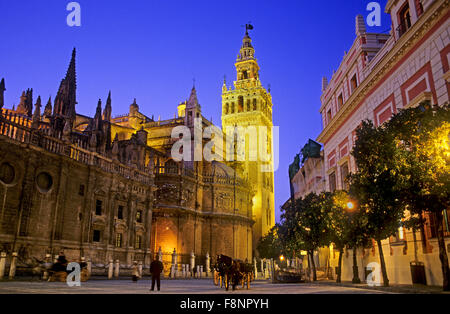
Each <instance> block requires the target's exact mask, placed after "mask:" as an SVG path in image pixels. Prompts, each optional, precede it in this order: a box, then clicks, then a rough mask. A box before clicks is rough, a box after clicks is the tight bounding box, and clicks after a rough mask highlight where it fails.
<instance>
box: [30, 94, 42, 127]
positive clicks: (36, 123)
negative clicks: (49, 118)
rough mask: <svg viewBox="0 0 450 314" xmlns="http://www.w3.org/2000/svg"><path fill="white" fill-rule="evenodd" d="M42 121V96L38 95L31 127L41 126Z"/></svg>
mask: <svg viewBox="0 0 450 314" xmlns="http://www.w3.org/2000/svg"><path fill="white" fill-rule="evenodd" d="M40 121H41V96H38V98H37V100H36V105H35V109H34V113H33V121H32V125H31V127H32V128H35V129H37V128H39V122H40Z"/></svg>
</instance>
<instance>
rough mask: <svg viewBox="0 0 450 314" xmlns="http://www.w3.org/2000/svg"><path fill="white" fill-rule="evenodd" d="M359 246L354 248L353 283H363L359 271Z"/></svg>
mask: <svg viewBox="0 0 450 314" xmlns="http://www.w3.org/2000/svg"><path fill="white" fill-rule="evenodd" d="M356 254H357V247H356V246H355V247H354V248H353V279H352V283H361V279H359V271H358V260H357V259H356Z"/></svg>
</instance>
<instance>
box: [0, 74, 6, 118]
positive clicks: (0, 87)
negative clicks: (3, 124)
mask: <svg viewBox="0 0 450 314" xmlns="http://www.w3.org/2000/svg"><path fill="white" fill-rule="evenodd" d="M5 90H6V88H5V79H4V78H2V81H1V82H0V113H1V110H2V108H3V106H4V105H5V98H4V96H5V94H4V93H5Z"/></svg>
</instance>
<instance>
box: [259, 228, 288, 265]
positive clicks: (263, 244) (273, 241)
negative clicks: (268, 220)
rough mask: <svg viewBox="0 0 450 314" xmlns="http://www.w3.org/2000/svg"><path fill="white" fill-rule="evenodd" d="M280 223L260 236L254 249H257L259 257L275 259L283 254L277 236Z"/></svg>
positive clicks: (281, 245)
mask: <svg viewBox="0 0 450 314" xmlns="http://www.w3.org/2000/svg"><path fill="white" fill-rule="evenodd" d="M279 228H280V225H278V224H276V225H275V226H274V227H273V228H272V229H270V231H269V232H268V233H267V234H266V235H265V236H264V237H262V238H261V239H260V240H259V242H258V246H257V247H256V249H257V250H258V253H259V257H260V258H269V259H270V258H273V259H277V258H278V256H280V255H281V254H283V244H282V242H281V240H280V237H279V236H278V229H279Z"/></svg>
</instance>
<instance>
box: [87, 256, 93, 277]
mask: <svg viewBox="0 0 450 314" xmlns="http://www.w3.org/2000/svg"><path fill="white" fill-rule="evenodd" d="M86 267H87V271H88V275H89V276H90V275H91V273H92V261H91V259H90V258H89V259H88V261H87V266H86Z"/></svg>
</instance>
